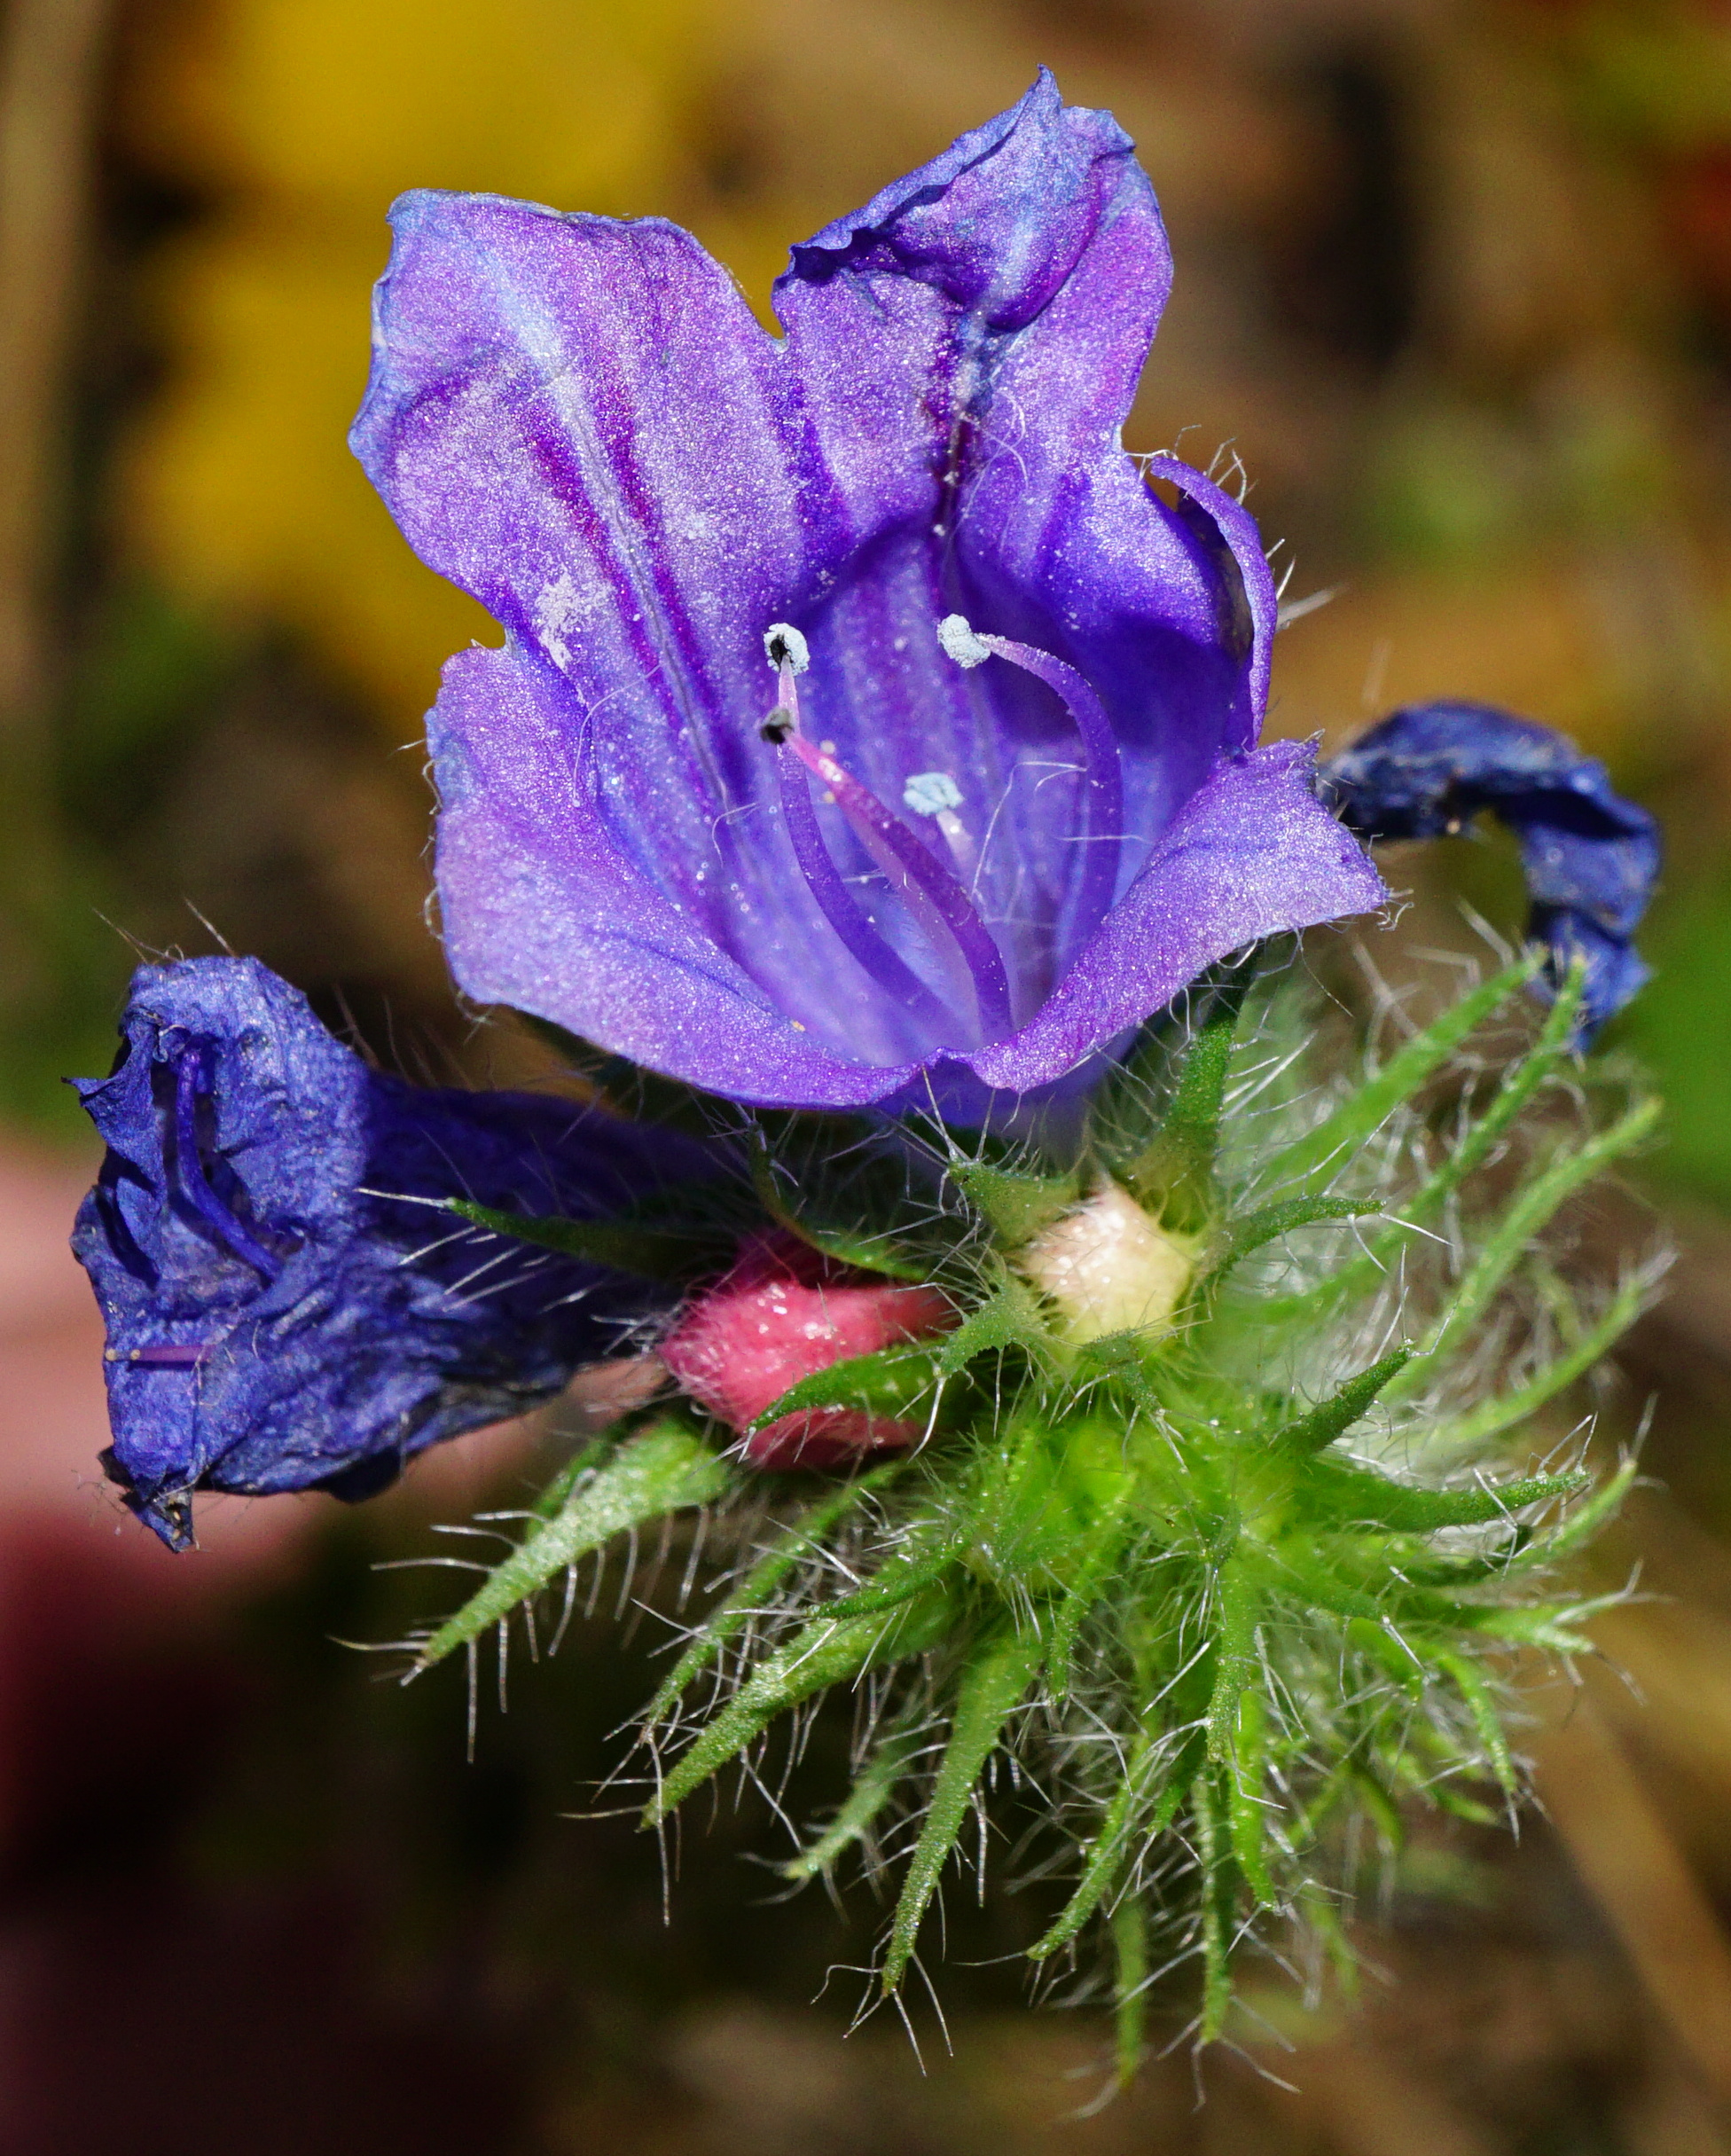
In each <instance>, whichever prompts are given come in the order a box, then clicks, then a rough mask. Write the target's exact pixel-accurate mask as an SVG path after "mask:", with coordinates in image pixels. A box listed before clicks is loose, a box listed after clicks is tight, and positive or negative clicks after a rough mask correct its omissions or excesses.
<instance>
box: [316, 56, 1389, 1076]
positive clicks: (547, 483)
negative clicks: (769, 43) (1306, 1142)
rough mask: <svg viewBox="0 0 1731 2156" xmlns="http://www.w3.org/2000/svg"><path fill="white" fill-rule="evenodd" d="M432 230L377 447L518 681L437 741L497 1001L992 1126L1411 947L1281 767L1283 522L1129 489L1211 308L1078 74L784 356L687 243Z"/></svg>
mask: <svg viewBox="0 0 1731 2156" xmlns="http://www.w3.org/2000/svg"><path fill="white" fill-rule="evenodd" d="M393 222H394V223H395V226H396V247H395V251H394V254H393V256H392V259H391V263H390V266H389V269H388V271H387V273H386V275H385V277H384V278H383V279H382V281H381V283H380V286H379V291H378V296H377V307H376V326H375V353H374V365H373V372H372V382H371V385H370V387H369V389H368V392H367V396H366V401H365V404H364V407H363V409H362V412H361V414H360V417H359V419H357V421H356V427H355V430H354V435H353V442H354V445H355V448H356V452H357V453H358V455H359V456H360V458H361V459H362V461H363V462H364V465H365V466H366V469H367V471H368V473H369V474H370V475H371V477H372V480H373V481H374V482H375V484H376V485H377V486H378V487H379V489H380V492H381V493H382V494H383V495H384V497H385V499H386V501H387V502H388V504H389V506H390V507H391V510H392V512H393V514H395V515H396V519H397V521H398V522H399V523H400V524H401V526H402V527H403V530H404V532H405V533H406V535H407V536H408V537H409V539H410V540H411V544H412V545H414V546H415V547H416V549H417V550H418V551H419V553H420V554H421V555H422V557H423V558H424V559H425V560H426V561H427V562H428V563H429V564H430V565H431V566H432V567H434V568H437V569H439V570H441V571H442V572H443V574H444V575H446V576H449V577H450V578H451V579H452V581H453V582H455V583H457V584H459V585H461V586H462V587H463V588H464V589H465V590H466V591H467V592H472V593H473V594H474V596H475V597H476V598H477V599H478V600H481V602H482V604H483V605H484V606H485V607H487V608H488V609H489V610H490V612H491V613H492V614H493V615H494V616H495V617H496V618H497V621H498V622H499V623H501V624H502V625H503V626H504V628H505V639H506V640H505V645H504V647H503V648H501V649H490V648H485V647H475V648H472V649H470V650H468V651H466V652H463V653H460V654H459V655H458V656H457V657H456V658H454V659H453V660H451V661H450V664H449V665H448V667H447V669H446V671H445V677H444V686H443V692H442V694H441V695H440V698H439V702H438V704H437V707H436V709H435V711H434V713H433V714H432V717H431V721H430V737H431V745H432V749H433V756H434V762H435V773H436V779H437V784H438V789H439V795H440V800H441V813H440V826H439V842H438V882H439V893H440V902H441V906H442V911H443V923H444V932H445V939H446V947H447V951H448V953H449V955H450V961H451V964H452V967H453V969H454V971H455V973H456V976H457V978H458V982H459V984H460V985H461V986H462V987H463V988H464V989H465V990H466V992H468V993H469V994H471V995H473V996H474V997H477V998H479V999H482V1000H485V1001H489V1002H494V1003H504V1004H509V1005H513V1006H514V1007H517V1008H519V1009H521V1010H524V1011H528V1012H530V1013H533V1014H536V1015H539V1016H541V1017H543V1018H544V1019H548V1020H552V1021H553V1022H554V1023H557V1024H559V1025H560V1026H562V1027H564V1028H566V1029H568V1031H571V1032H573V1033H575V1034H577V1035H579V1036H581V1037H583V1038H584V1039H589V1040H592V1041H596V1042H599V1043H600V1044H602V1045H603V1046H605V1047H607V1048H609V1049H611V1050H614V1051H615V1052H617V1053H620V1054H625V1055H628V1056H631V1057H632V1058H634V1059H636V1060H637V1061H638V1062H641V1063H644V1064H646V1065H649V1066H651V1067H653V1068H654V1069H655V1070H661V1071H663V1072H667V1073H670V1074H672V1075H674V1076H676V1077H678V1078H684V1079H685V1080H687V1081H689V1082H691V1083H693V1084H695V1085H698V1086H702V1087H704V1088H707V1089H709V1090H710V1091H712V1092H717V1093H721V1094H728V1095H732V1096H733V1097H735V1098H738V1099H741V1100H746V1101H750V1102H762V1103H779V1104H781V1105H787V1106H800V1105H803V1106H853V1105H861V1104H866V1103H870V1102H884V1101H889V1100H891V1099H893V1098H895V1097H896V1096H897V1095H901V1096H904V1097H908V1096H909V1095H910V1094H912V1097H914V1098H922V1099H923V1098H928V1097H930V1096H931V1095H932V1094H936V1097H938V1098H939V1099H940V1100H942V1101H943V1102H944V1103H945V1104H946V1106H950V1107H952V1109H955V1111H956V1112H961V1111H962V1109H964V1108H965V1107H966V1106H967V1105H968V1104H969V1103H973V1104H975V1105H977V1103H978V1102H980V1101H981V1100H982V1099H983V1098H984V1097H985V1094H986V1091H987V1089H992V1088H1001V1089H1006V1090H1008V1091H1010V1092H1012V1093H1017V1094H1020V1093H1025V1092H1028V1091H1030V1090H1031V1089H1034V1088H1037V1087H1040V1086H1046V1085H1047V1084H1049V1083H1051V1082H1053V1081H1055V1080H1059V1079H1062V1078H1066V1077H1068V1076H1069V1075H1070V1074H1072V1073H1075V1072H1077V1071H1078V1070H1082V1071H1083V1072H1084V1073H1085V1071H1086V1070H1087V1068H1088V1067H1089V1065H1090V1059H1092V1058H1094V1057H1095V1056H1096V1055H1097V1054H1098V1052H1099V1051H1100V1050H1101V1049H1102V1048H1103V1047H1105V1046H1106V1045H1107V1044H1108V1043H1110V1042H1112V1041H1113V1040H1114V1039H1116V1038H1118V1037H1120V1036H1122V1035H1123V1034H1124V1032H1125V1031H1126V1030H1127V1029H1129V1028H1132V1027H1133V1026H1135V1025H1137V1024H1138V1023H1140V1021H1141V1020H1143V1019H1144V1018H1146V1017H1147V1015H1148V1014H1149V1013H1150V1012H1152V1011H1154V1010H1156V1009H1158V1008H1159V1007H1162V1006H1163V1005H1164V1004H1165V1003H1167V1002H1168V1001H1169V1000H1171V997H1172V996H1173V995H1174V994H1175V993H1177V992H1179V990H1181V989H1182V988H1183V987H1184V986H1185V985H1186V984H1187V983H1188V982H1190V981H1192V980H1193V979H1194V978H1195V977H1196V976H1197V975H1198V974H1200V973H1201V972H1202V970H1203V969H1204V968H1206V967H1207V966H1208V965H1209V964H1210V962H1211V961H1213V960H1216V959H1218V958H1219V957H1220V956H1221V955H1222V954H1224V953H1227V952H1230V951H1233V950H1234V949H1238V948H1240V947H1241V946H1243V945H1248V944H1249V943H1251V942H1254V941H1255V940H1256V939H1257V938H1259V937H1265V936H1267V935H1270V934H1271V933H1273V932H1276V931H1279V930H1283V929H1296V928H1302V927H1304V926H1306V925H1308V924H1310V923H1312V922H1318V921H1328V920H1333V919H1336V918H1338V917H1341V916H1343V915H1346V914H1351V913H1362V912H1365V911H1367V910H1369V909H1374V908H1375V907H1376V906H1378V905H1379V904H1380V903H1381V902H1382V898H1383V896H1384V893H1383V890H1382V884H1381V882H1380V881H1379V879H1378V877H1377V875H1376V874H1375V870H1374V869H1373V868H1372V866H1370V864H1369V862H1368V860H1367V858H1366V856H1365V855H1364V853H1363V851H1362V850H1361V849H1360V847H1359V845H1358V844H1356V843H1354V842H1353V840H1352V838H1351V835H1349V834H1347V833H1346V832H1344V831H1343V829H1342V827H1341V826H1340V825H1339V824H1338V823H1337V822H1336V821H1335V819H1334V818H1333V817H1332V816H1331V815H1330V814H1329V813H1328V811H1327V810H1326V809H1325V808H1324V807H1322V806H1321V805H1320V804H1319V803H1318V801H1317V800H1316V798H1315V796H1314V792H1313V788H1312V758H1311V755H1310V752H1309V751H1308V750H1307V749H1304V748H1303V747H1301V746H1298V745H1296V744H1293V743H1287V742H1281V743H1277V744H1273V745H1271V746H1268V747H1258V746H1257V740H1258V735H1259V733H1260V730H1261V726H1262V723H1263V717H1264V712H1265V704H1266V700H1267V691H1268V668H1269V651H1270V643H1271V639H1272V637H1273V629H1274V622H1275V600H1274V592H1273V585H1272V584H1271V581H1270V577H1269V573H1268V569H1267V566H1266V563H1265V560H1264V558H1263V553H1262V550H1261V547H1260V545H1259V543H1258V540H1257V533H1256V529H1255V526H1254V524H1253V523H1252V521H1251V520H1250V518H1249V515H1248V514H1246V512H1245V511H1244V509H1243V508H1242V507H1241V506H1240V504H1239V503H1238V502H1237V501H1236V500H1235V499H1234V498H1232V497H1231V496H1230V495H1228V494H1226V493H1225V492H1223V491H1222V490H1221V489H1219V488H1218V486H1216V485H1214V484H1213V483H1212V482H1210V481H1209V480H1208V479H1207V478H1205V477H1204V476H1203V475H1202V474H1201V473H1199V472H1197V471H1194V470H1193V469H1192V468H1191V467H1190V466H1187V465H1185V464H1183V463H1180V462H1179V460H1177V459H1174V458H1171V457H1164V456H1163V457H1155V458H1151V459H1137V458H1134V457H1132V456H1131V455H1130V454H1129V453H1127V452H1126V451H1125V450H1124V446H1123V443H1122V440H1121V435H1120V428H1121V425H1122V422H1123V420H1124V416H1125V414H1126V412H1128V410H1129V406H1130V403H1131V399H1132V395H1133V393H1134V391H1135V388H1136V383H1137V379H1138V376H1139V374H1140V370H1141V367H1142V363H1143V360H1144V358H1145V357H1146V356H1147V351H1148V348H1149V344H1150V341H1151V340H1152V338H1153V336H1154V333H1155V326H1156V325H1157V323H1158V321H1159V318H1160V314H1161V310H1162V308H1163V304H1164V302H1165V299H1166V294H1167V291H1168V287H1169V286H1170V284H1171V258H1170V255H1169V252H1168V248H1167V244H1166V236H1165V232H1164V230H1163V226H1162V223H1161V220H1160V215H1159V211H1158V209H1157V208H1156V206H1155V199H1154V195H1153V192H1152V190H1151V189H1150V187H1149V184H1148V182H1147V177H1146V176H1145V175H1144V174H1143V172H1142V171H1141V169H1140V167H1139V165H1138V164H1137V162H1136V161H1135V158H1134V156H1133V154H1132V145H1131V143H1130V142H1129V140H1128V138H1127V137H1125V136H1124V133H1123V131H1122V130H1121V129H1119V127H1118V126H1117V124H1116V122H1115V121H1114V120H1113V119H1112V118H1111V117H1110V115H1109V114H1105V113H1100V112H1092V111H1086V110H1082V109H1078V108H1075V107H1067V106H1064V105H1063V104H1062V103H1061V101H1060V98H1059V96H1058V92H1057V90H1056V87H1055V85H1054V84H1053V81H1052V79H1051V77H1050V76H1049V75H1047V74H1042V75H1041V76H1040V78H1039V80H1038V82H1036V84H1035V86H1034V87H1033V88H1032V89H1031V90H1030V91H1029V92H1028V94H1027V95H1026V96H1025V97H1024V98H1022V100H1021V101H1020V102H1019V103H1018V104H1016V105H1015V106H1013V107H1012V108H1011V109H1010V110H1009V111H1008V112H1006V113H1005V114H1001V115H1000V116H999V118H997V119H995V120H993V121H991V122H989V123H988V124H987V125H985V126H984V127H982V128H978V129H975V130H974V131H973V132H971V133H969V134H967V135H964V136H962V137H960V139H959V141H957V142H956V143H955V144H954V145H952V148H950V149H949V150H947V151H945V152H944V154H943V155H942V156H941V157H938V158H936V159H935V160H934V161H932V162H931V163H930V164H928V165H927V166H924V167H922V168H921V169H920V170H918V171H915V172H912V173H910V174H909V175H908V176H906V177H905V179H902V180H899V181H897V182H896V183H895V184H893V185H892V186H889V187H888V188H886V189H885V190H884V191H883V192H881V194H879V195H878V196H877V197H875V198H874V200H872V201H871V202H869V203H867V204H866V207H865V208H863V209H860V210H858V211H857V212H856V213H855V214H854V215H853V216H849V217H844V218H842V219H840V220H838V221H837V222H836V223H834V224H832V225H830V226H828V227H827V228H826V230H825V231H821V232H819V234H818V235H817V236H816V238H815V239H811V241H809V242H808V243H807V244H806V245H804V246H803V247H795V249H794V250H793V257H792V263H791V267H790V268H789V270H787V274H786V275H785V276H784V277H782V278H781V279H780V280H779V283H778V284H777V286H776V287H775V294H774V305H775V310H776V313H777V316H778V318H779V322H780V324H781V326H782V330H783V335H782V336H781V338H780V339H779V340H778V339H776V338H774V337H772V336H771V335H770V334H768V333H766V332H765V331H764V329H763V328H762V327H761V326H760V325H758V323H757V322H756V319H755V318H754V317H753V315H752V313H751V311H750V310H749V308H748V305H747V303H746V302H745V300H744V299H743V297H742V296H741V294H740V292H739V290H738V288H737V287H736V286H735V285H734V284H733V282H732V279H731V278H729V276H728V275H727V273H726V272H725V270H723V269H722V268H721V267H720V266H719V265H718V264H717V263H714V262H712V261H711V260H710V259H709V256H707V255H705V254H704V253H703V251H702V250H701V248H700V247H698V245H697V244H696V242H695V241H694V240H693V239H692V238H691V237H690V236H689V235H688V234H687V233H685V232H684V231H680V230H679V229H678V227H676V226H674V225H671V224H669V223H664V222H662V221H661V220H659V219H654V218H649V219H643V220H640V221H633V222H623V223H622V222H619V221H617V220H615V219H612V218H608V217H601V216H584V215H560V214H556V213H555V212H553V211H552V210H548V209H544V208H538V207H536V206H534V205H532V204H528V203H521V202H513V201H509V200H504V199H502V198H500V197H498V196H494V195H462V194H447V193H435V192H421V193H414V194H410V195H406V196H405V197H403V200H401V201H400V202H399V203H398V205H397V206H396V211H395V213H394V218H393ZM1153 481H1160V482H1166V483H1167V484H1168V485H1169V486H1170V487H1171V488H1172V489H1173V490H1175V491H1176V495H1177V503H1176V506H1169V505H1168V504H1167V503H1166V502H1165V501H1163V499H1162V498H1160V497H1159V496H1158V495H1157V494H1156V493H1155V491H1154V490H1153V487H1152V485H1151V483H1150V482H1153Z"/></svg>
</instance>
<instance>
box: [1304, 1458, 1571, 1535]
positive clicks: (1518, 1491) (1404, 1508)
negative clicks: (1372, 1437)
mask: <svg viewBox="0 0 1731 2156" xmlns="http://www.w3.org/2000/svg"><path fill="white" fill-rule="evenodd" d="M1590 1479H1591V1478H1589V1477H1588V1476H1586V1475H1582V1474H1567V1475H1528V1476H1525V1477H1523V1478H1522V1479H1521V1480H1519V1481H1517V1482H1505V1483H1500V1484H1493V1485H1492V1486H1491V1487H1490V1488H1488V1489H1477V1490H1421V1489H1414V1487H1413V1486H1411V1484H1409V1483H1404V1482H1395V1481H1393V1480H1392V1479H1391V1478H1390V1477H1388V1476H1386V1475H1379V1474H1377V1473H1375V1470H1372V1469H1369V1468H1362V1467H1349V1466H1348V1465H1347V1464H1346V1462H1344V1461H1343V1460H1317V1461H1313V1462H1312V1464H1311V1466H1310V1468H1309V1470H1307V1472H1306V1474H1305V1476H1304V1481H1303V1483H1302V1484H1301V1485H1300V1494H1301V1495H1302V1496H1303V1498H1304V1501H1305V1503H1306V1506H1307V1508H1308V1509H1311V1510H1312V1511H1313V1512H1314V1513H1315V1514H1316V1515H1317V1516H1318V1517H1321V1518H1325V1519H1327V1520H1328V1522H1329V1523H1330V1524H1331V1525H1338V1526H1343V1527H1345V1526H1352V1527H1357V1526H1369V1527H1384V1528H1389V1529H1391V1530H1393V1531H1394V1532H1395V1533H1402V1534H1431V1533H1435V1532H1436V1531H1437V1528H1439V1527H1483V1526H1486V1525H1489V1524H1490V1522H1491V1521H1492V1520H1499V1519H1509V1518H1511V1517H1513V1516H1514V1514H1516V1512H1519V1511H1522V1510H1523V1509H1525V1507H1527V1506H1528V1505H1536V1504H1543V1503H1547V1502H1549V1501H1552V1500H1554V1499H1556V1498H1559V1497H1574V1496H1576V1495H1578V1494H1579V1493H1580V1492H1581V1491H1582V1490H1584V1489H1586V1487H1587V1486H1588V1484H1589V1481H1590Z"/></svg>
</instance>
